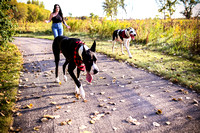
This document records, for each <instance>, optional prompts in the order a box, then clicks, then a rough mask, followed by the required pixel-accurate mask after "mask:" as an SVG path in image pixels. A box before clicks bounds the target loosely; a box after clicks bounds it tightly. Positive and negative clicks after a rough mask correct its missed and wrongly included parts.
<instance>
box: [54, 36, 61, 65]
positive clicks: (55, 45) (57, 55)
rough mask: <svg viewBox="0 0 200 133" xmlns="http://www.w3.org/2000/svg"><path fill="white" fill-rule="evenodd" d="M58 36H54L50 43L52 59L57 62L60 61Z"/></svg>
mask: <svg viewBox="0 0 200 133" xmlns="http://www.w3.org/2000/svg"><path fill="white" fill-rule="evenodd" d="M59 40H61V39H60V37H59V36H58V37H56V38H55V39H54V41H53V44H52V50H53V54H54V59H55V62H59V61H60V50H61V49H60V46H59V44H60V41H59Z"/></svg>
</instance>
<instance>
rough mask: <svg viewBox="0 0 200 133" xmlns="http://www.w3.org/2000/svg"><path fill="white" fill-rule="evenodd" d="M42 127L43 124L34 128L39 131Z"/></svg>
mask: <svg viewBox="0 0 200 133" xmlns="http://www.w3.org/2000/svg"><path fill="white" fill-rule="evenodd" d="M40 128H41V126H36V127H34V128H33V130H35V131H39V130H40Z"/></svg>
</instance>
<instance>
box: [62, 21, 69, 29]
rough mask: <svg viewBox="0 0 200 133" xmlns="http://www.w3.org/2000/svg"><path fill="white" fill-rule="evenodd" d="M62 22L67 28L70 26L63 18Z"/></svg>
mask: <svg viewBox="0 0 200 133" xmlns="http://www.w3.org/2000/svg"><path fill="white" fill-rule="evenodd" d="M63 24H64V25H65V26H66V27H67V28H68V29H69V28H70V26H69V25H67V24H66V22H65V20H63Z"/></svg>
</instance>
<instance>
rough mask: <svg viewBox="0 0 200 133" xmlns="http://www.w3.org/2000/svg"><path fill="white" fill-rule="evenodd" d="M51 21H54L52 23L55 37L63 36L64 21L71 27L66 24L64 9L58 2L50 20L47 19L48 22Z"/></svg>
mask: <svg viewBox="0 0 200 133" xmlns="http://www.w3.org/2000/svg"><path fill="white" fill-rule="evenodd" d="M51 21H53V23H52V32H53V35H54V38H56V37H57V36H62V35H63V26H62V23H63V24H64V25H65V26H66V27H67V28H68V29H69V28H70V26H68V25H67V24H66V22H65V21H64V19H63V13H62V10H61V8H60V6H59V5H58V4H55V5H54V9H53V12H52V13H51V15H50V17H49V20H45V22H46V23H50V22H51Z"/></svg>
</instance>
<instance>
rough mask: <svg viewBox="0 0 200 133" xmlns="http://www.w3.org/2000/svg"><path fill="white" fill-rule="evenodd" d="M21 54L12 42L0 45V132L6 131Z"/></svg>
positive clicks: (11, 113)
mask: <svg viewBox="0 0 200 133" xmlns="http://www.w3.org/2000/svg"><path fill="white" fill-rule="evenodd" d="M21 68H22V56H21V54H20V52H19V50H18V49H17V47H16V46H15V45H13V44H10V43H8V44H6V45H5V46H0V132H1V133H7V132H8V130H9V127H10V124H11V123H12V115H13V111H14V105H15V101H16V95H17V90H18V84H19V72H20V70H21Z"/></svg>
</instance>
